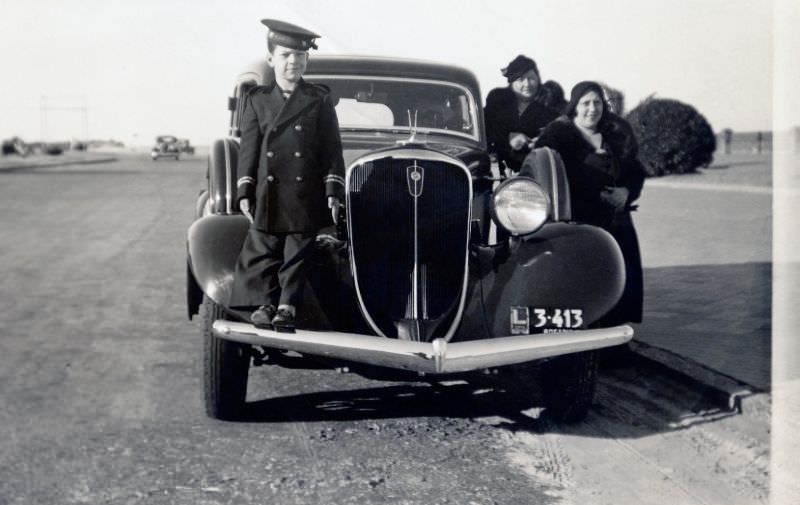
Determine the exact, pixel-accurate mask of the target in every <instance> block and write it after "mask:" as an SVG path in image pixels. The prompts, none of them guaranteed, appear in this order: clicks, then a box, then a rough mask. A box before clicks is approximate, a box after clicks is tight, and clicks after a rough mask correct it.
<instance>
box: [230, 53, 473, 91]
mask: <svg viewBox="0 0 800 505" xmlns="http://www.w3.org/2000/svg"><path fill="white" fill-rule="evenodd" d="M348 74H355V75H370V76H375V77H407V78H414V79H431V80H437V81H446V82H455V83H458V84H461V85H463V86H466V87H467V88H469V89H470V91H472V93H473V95H474V96H475V99H476V100H480V96H481V95H480V86H479V85H478V79H477V78H476V77H475V74H473V73H472V72H471V71H470V70H467V69H465V68H462V67H459V66H456V65H450V64H447V63H438V62H434V61H425V60H413V59H407V58H392V57H386V56H357V55H317V54H314V55H312V56H311V57H310V58H309V59H308V68H307V70H306V76H308V80H309V81H311V82H314V75H348ZM244 75H249V76H250V77H251V78H253V77H257V79H256V80H257V81H258V82H259V84H267V83H269V82H271V81H272V79H273V78H274V77H273V74H272V69H271V68H270V66H269V65H268V64H267V61H266V60H258V61H256V62H254V63H253V64H252V65H250V66H249V67H248V68H247V69H246V70H245V71H244V72H243V73H242V76H244Z"/></svg>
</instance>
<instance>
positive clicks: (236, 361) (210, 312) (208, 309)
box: [203, 296, 250, 420]
mask: <svg viewBox="0 0 800 505" xmlns="http://www.w3.org/2000/svg"><path fill="white" fill-rule="evenodd" d="M223 317H224V312H223V311H222V308H221V307H220V306H219V305H217V304H216V303H214V302H213V301H212V300H211V299H210V298H208V297H207V296H203V390H204V397H205V407H206V413H207V414H208V415H209V416H210V417H213V418H216V419H225V420H236V419H238V418H239V417H241V415H242V413H243V411H244V404H245V396H246V394H247V372H248V370H249V368H250V346H249V345H246V344H240V343H238V342H230V341H228V340H223V339H221V338H218V337H216V336H215V335H214V332H213V330H212V325H213V324H214V321H216V320H217V319H222V318H223Z"/></svg>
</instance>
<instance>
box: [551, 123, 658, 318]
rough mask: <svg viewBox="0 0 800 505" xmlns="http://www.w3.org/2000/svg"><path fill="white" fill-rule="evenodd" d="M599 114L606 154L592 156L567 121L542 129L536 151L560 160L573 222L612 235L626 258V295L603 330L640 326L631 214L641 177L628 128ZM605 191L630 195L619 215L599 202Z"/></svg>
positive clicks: (637, 262) (637, 266)
mask: <svg viewBox="0 0 800 505" xmlns="http://www.w3.org/2000/svg"><path fill="white" fill-rule="evenodd" d="M603 114H604V116H605V117H604V120H603V121H602V123H601V125H600V133H601V134H602V136H603V147H604V149H605V150H606V154H598V153H596V152H595V148H594V146H592V145H591V144H590V143H589V141H588V140H586V138H585V137H584V136H583V134H582V133H581V132H580V130H579V129H578V127H577V126H575V124H574V123H573V122H572V119H571V118H568V117H566V116H561V117H559V118H558V119H557V120H556V121H553V122H552V123H551V124H550V125H549V126H548V127H547V128H545V130H544V131H543V132H542V134H541V135H540V136H539V138H538V139H537V141H536V147H550V148H552V149H555V150H556V151H557V152H558V153H559V154H560V155H561V158H562V160H563V161H564V167H565V168H566V171H567V179H568V181H569V186H570V198H571V200H572V218H573V219H574V220H575V221H580V222H583V223H589V224H593V225H595V226H600V227H602V228H604V229H605V230H606V231H608V232H609V233H611V235H613V236H614V238H615V239H616V240H617V243H618V244H619V246H620V249H621V250H622V255H623V257H624V258H625V273H626V282H625V291H624V292H623V294H622V298H621V299H620V301H619V303H618V304H617V306H616V307H615V308H614V309H612V311H611V312H610V313H609V314H608V315H607V316H606V317H605V318H604V319H603V321H602V324H604V325H613V324H622V323H624V322H641V320H642V298H643V281H642V261H641V255H640V252H639V242H638V239H637V237H636V230H635V229H634V227H633V221H632V220H631V214H630V213H631V211H632V210H635V208H636V206H635V205H633V202H635V201H636V200H637V199H638V198H639V195H641V192H642V187H643V186H644V176H645V173H644V168H643V167H642V164H641V162H639V160H638V158H637V155H638V144H637V142H636V138H635V136H634V135H633V131H632V130H631V127H630V125H629V124H628V122H627V121H625V120H624V119H622V118H621V117H619V116H616V115H614V114H613V113H610V112H604V113H603ZM607 186H616V187H625V188H627V189H628V201H627V202H626V204H625V207H624V209H622V210H621V211H616V212H615V210H614V208H613V207H611V206H610V205H608V204H607V203H605V202H604V201H603V200H602V199H601V198H600V194H601V192H602V191H603V189H604V188H605V187H607Z"/></svg>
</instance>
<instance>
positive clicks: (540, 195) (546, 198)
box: [491, 175, 552, 237]
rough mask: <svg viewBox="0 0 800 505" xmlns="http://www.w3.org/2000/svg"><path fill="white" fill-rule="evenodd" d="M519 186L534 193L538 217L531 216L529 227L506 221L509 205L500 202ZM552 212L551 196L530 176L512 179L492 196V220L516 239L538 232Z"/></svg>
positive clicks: (505, 182)
mask: <svg viewBox="0 0 800 505" xmlns="http://www.w3.org/2000/svg"><path fill="white" fill-rule="evenodd" d="M519 185H525V186H527V188H525V189H527V190H528V191H531V192H533V194H534V200H535V204H536V207H537V208H536V209H533V212H534V213H537V214H538V215H534V216H531V217H530V223H528V224H527V226H518V225H517V226H515V225H512V224H511V223H510V222H509V221H508V220H506V219H504V217H503V215H502V214H507V208H508V205H509V204H508V203H505V204H503V203H502V202H501V201H499V200H500V199H501V198H502V197H503V196H505V195H506V194H507V193H508V191H509V189H510V188H512V187H514V186H519ZM511 203H512V204H514V203H516V202H514V200H513V199H512V201H511ZM551 211H552V204H551V201H550V195H549V194H548V193H547V191H545V189H544V188H542V186H541V185H540V184H539V183H538V182H536V180H534V179H533V178H531V177H528V176H524V175H518V176H514V177H510V178H508V179H506V180H505V181H503V182H502V183H500V185H498V186H497V188H495V190H494V193H493V194H492V205H491V215H492V220H493V221H494V222H495V224H497V226H499V227H501V228H502V229H504V230H506V231H507V232H508V233H510V234H511V235H512V236H515V237H519V236H523V235H530V234H531V233H535V232H536V231H538V230H539V229H540V228H541V227H542V226H544V224H545V223H546V222H547V221H548V220H549V219H550V216H551V213H552V212H551Z"/></svg>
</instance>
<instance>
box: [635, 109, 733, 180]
mask: <svg viewBox="0 0 800 505" xmlns="http://www.w3.org/2000/svg"><path fill="white" fill-rule="evenodd" d="M627 120H628V121H629V122H630V124H631V127H632V128H633V132H634V133H635V134H636V138H637V140H638V141H639V159H640V160H641V161H642V163H643V164H644V166H645V169H646V170H647V173H648V175H650V176H659V175H665V174H685V173H689V172H694V171H696V170H697V168H698V167H707V166H708V165H710V164H711V161H712V160H713V158H714V150H715V149H716V147H717V139H716V136H715V135H714V131H713V130H712V129H711V125H709V124H708V121H706V118H704V117H703V115H702V114H700V113H699V112H697V110H696V109H695V108H694V107H692V106H691V105H687V104H685V103H681V102H679V101H677V100H668V99H661V98H653V97H650V98H647V99H646V100H644V101H643V102H642V103H640V104H639V105H637V106H636V108H634V109H633V110H632V111H631V112H630V114H628V116H627Z"/></svg>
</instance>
